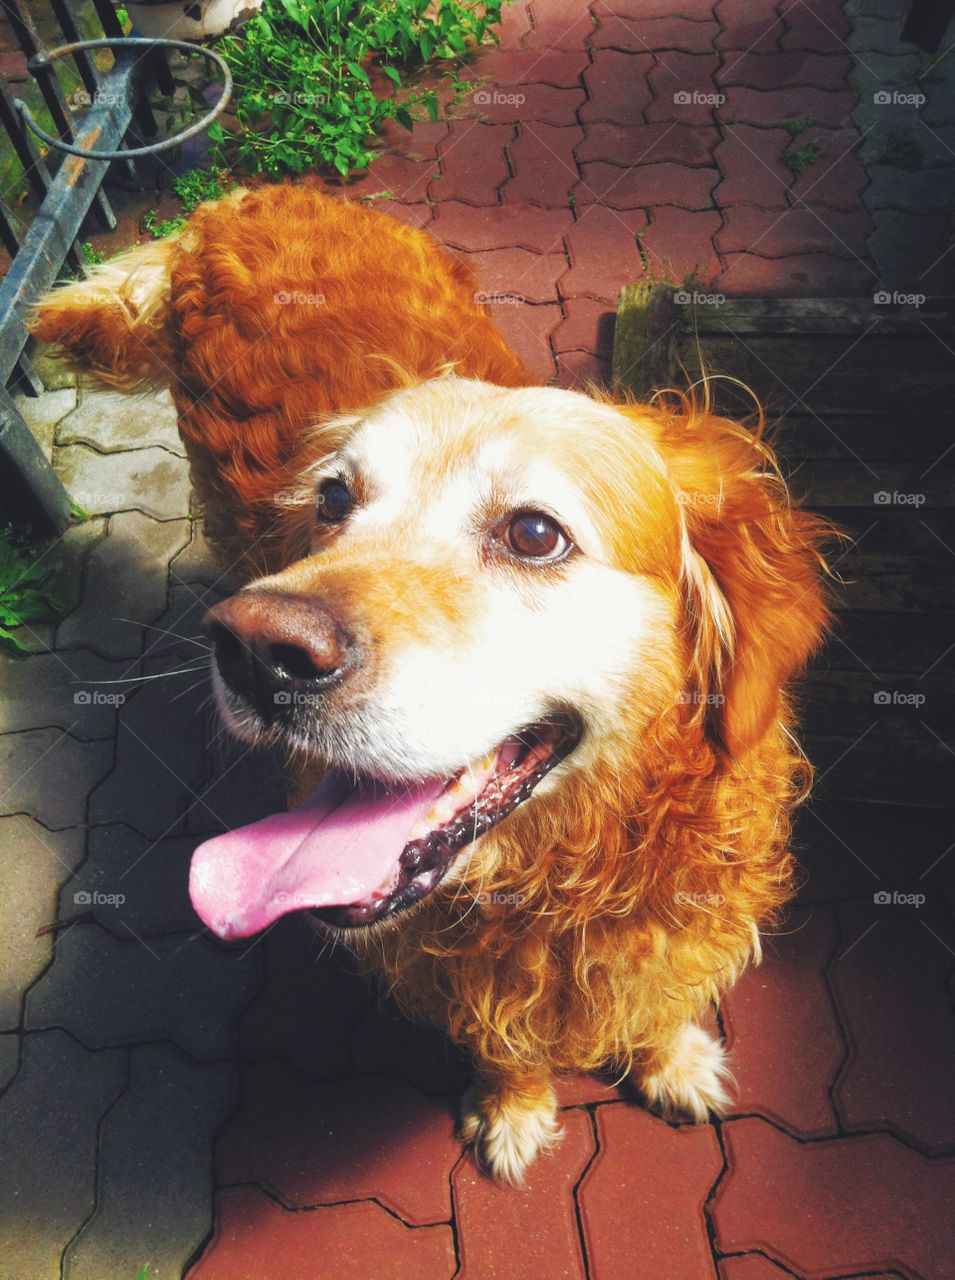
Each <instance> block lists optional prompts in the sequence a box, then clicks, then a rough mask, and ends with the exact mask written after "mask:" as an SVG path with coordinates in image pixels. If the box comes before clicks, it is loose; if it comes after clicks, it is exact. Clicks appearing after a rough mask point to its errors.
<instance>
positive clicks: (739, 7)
mask: <svg viewBox="0 0 955 1280" xmlns="http://www.w3.org/2000/svg"><path fill="white" fill-rule="evenodd" d="M795 2H796V3H797V4H798V3H800V0H795ZM780 7H782V8H785V7H786V4H785V0H784V2H783V3H782V5H781V6H780V5H779V0H719V4H718V5H717V6H716V16H717V17H718V18H719V20H720V22H721V23H722V24H723V30H722V31H721V33H720V36H719V39H718V40H717V41H716V47H717V49H720V50H722V51H724V52H726V53H728V54H731V53H732V51H736V50H738V51H739V52H741V53H770V52H772V51H774V50H776V49H778V48H779V47H780V41H781V39H782V36H783V32H784V31H785V26H784V25H783V23H782V21H781V20H780V17H779V8H780ZM734 61H736V59H735V58H734V57H732V56H730V57H728V58H727V59H726V63H727V65H731V64H732V63H733V62H734Z"/></svg>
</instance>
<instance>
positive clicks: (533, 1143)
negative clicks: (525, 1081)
mask: <svg viewBox="0 0 955 1280" xmlns="http://www.w3.org/2000/svg"><path fill="white" fill-rule="evenodd" d="M562 1136H563V1134H562V1132H561V1129H560V1126H559V1125H558V1123H557V1099H556V1097H555V1096H554V1091H553V1090H552V1089H551V1088H550V1086H549V1085H544V1086H543V1087H542V1088H541V1089H540V1090H538V1091H535V1092H534V1093H533V1094H532V1095H528V1094H517V1093H513V1092H511V1091H510V1090H507V1089H503V1090H501V1091H500V1092H498V1093H492V1092H483V1091H481V1090H479V1089H477V1088H476V1087H473V1086H472V1087H471V1088H470V1089H468V1091H467V1092H466V1093H465V1095H464V1099H463V1102H462V1120H461V1137H462V1138H463V1139H464V1141H465V1142H469V1143H470V1144H471V1145H472V1146H473V1147H474V1154H475V1158H476V1159H477V1161H478V1163H479V1164H480V1165H481V1166H482V1167H483V1168H485V1169H487V1170H488V1172H489V1173H491V1174H492V1175H493V1176H494V1177H495V1178H498V1179H500V1180H501V1181H502V1182H509V1183H510V1184H511V1185H512V1186H515V1187H521V1186H523V1185H524V1174H525V1172H526V1171H527V1169H528V1167H529V1166H530V1165H531V1164H532V1163H533V1162H534V1160H535V1159H536V1158H537V1156H538V1155H540V1153H541V1152H543V1151H547V1150H548V1149H549V1148H551V1147H553V1146H554V1145H555V1144H556V1143H557V1142H559V1141H560V1139H561V1137H562Z"/></svg>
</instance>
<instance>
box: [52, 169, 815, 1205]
mask: <svg viewBox="0 0 955 1280" xmlns="http://www.w3.org/2000/svg"><path fill="white" fill-rule="evenodd" d="M35 333H36V334H37V336H38V337H39V338H41V339H43V340H45V341H56V342H58V343H60V344H62V345H64V346H65V347H66V348H68V349H69V351H70V352H71V353H72V355H73V358H74V359H75V360H76V361H77V362H78V363H80V364H84V365H87V366H89V367H91V368H92V369H93V370H94V371H95V372H96V373H98V374H99V376H100V377H101V378H102V379H104V380H106V381H108V382H110V383H113V384H115V385H117V386H133V385H136V384H157V383H164V384H168V385H169V386H170V387H171V389H172V394H173V396H174V398H175V401H176V405H177V408H178V412H179V421H180V427H181V431H182V436H183V439H184V441H185V443H186V447H187V449H188V452H189V457H190V460H191V464H192V469H193V475H194V479H195V485H196V488H197V491H198V494H199V498H200V500H201V505H202V508H203V510H204V512H205V516H206V519H207V522H208V527H209V530H210V532H211V534H212V535H213V537H214V538H215V539H217V541H218V543H219V546H220V547H221V549H222V552H223V555H224V556H225V557H226V560H227V562H231V561H233V560H235V559H237V558H240V559H241V561H242V563H243V565H244V568H245V573H246V578H247V585H246V586H244V587H243V589H242V590H241V591H239V592H238V593H237V594H236V595H235V596H233V597H232V598H231V599H230V600H228V601H226V602H224V603H223V604H221V605H219V606H217V607H216V608H215V609H213V610H212V611H211V614H210V616H209V618H208V620H207V628H208V631H209V634H210V636H211V638H212V640H213V642H214V649H215V657H214V662H213V680H214V684H215V689H216V695H217V699H218V704H219V707H220V710H221V713H222V716H223V717H224V719H225V722H226V723H227V725H228V726H229V727H230V729H231V730H232V731H233V732H234V733H235V734H237V735H238V736H239V737H241V738H243V739H244V740H246V741H249V742H267V743H272V744H274V745H275V746H276V747H279V748H281V749H283V750H284V751H285V752H286V753H287V754H288V755H290V756H291V757H292V759H293V761H294V764H293V772H294V775H295V777H294V783H295V791H296V796H297V798H298V800H299V803H298V804H297V806H296V807H294V808H293V809H292V810H291V811H290V812H288V813H284V814H280V815H276V816H273V817H268V818H265V819H263V820H262V821H261V822H258V823H255V824H254V825H252V826H251V827H247V828H244V829H240V830H237V831H233V832H229V833H227V834H225V835H222V836H219V837H217V838H215V839H213V840H211V841H208V842H207V843H206V844H204V845H203V846H201V847H200V848H199V849H198V850H197V852H196V854H195V857H194V861H193V868H192V879H191V892H192V898H193V902H194V904H195V907H196V910H197V911H198V913H199V915H200V916H201V917H202V919H203V920H204V921H205V923H206V924H207V925H208V926H209V928H210V929H212V930H213V931H214V932H215V933H217V934H219V935H220V936H221V937H225V938H233V937H241V936H244V935H248V934H252V933H255V932H257V931H259V930H261V929H264V928H266V927H268V926H269V925H270V924H271V923H272V922H273V921H274V920H276V919H277V918H278V917H279V916H281V915H283V914H285V913H287V912H289V911H292V910H303V911H308V912H309V913H310V914H311V915H312V916H313V917H314V919H315V920H316V922H317V924H318V927H319V928H321V929H323V930H326V931H331V932H334V933H335V934H336V935H337V936H338V937H341V938H343V939H344V940H345V941H346V942H347V944H348V945H349V946H350V947H351V948H353V949H354V950H355V951H356V952H357V953H358V954H359V955H360V956H361V957H362V958H363V960H364V962H365V964H366V965H367V967H368V968H369V969H372V970H375V971H377V972H378V973H379V974H380V975H381V976H382V977H383V978H384V980H385V981H386V983H387V985H388V987H389V988H390V989H391V990H392V991H393V992H394V994H395V996H396V997H397V998H398V1000H399V1001H400V1002H401V1003H402V1005H403V1006H404V1007H405V1008H406V1009H407V1010H408V1011H409V1012H410V1013H411V1014H413V1015H416V1016H419V1017H422V1018H425V1019H428V1020H430V1021H433V1022H435V1023H437V1024H438V1025H440V1026H442V1027H444V1028H446V1029H447V1031H448V1032H449V1034H450V1035H451V1037H452V1038H453V1039H454V1040H455V1041H456V1042H457V1043H459V1044H462V1045H464V1046H466V1047H467V1048H468V1049H469V1050H470V1051H471V1053H472V1054H473V1057H474V1060H475V1065H476V1069H477V1078H476V1084H475V1087H474V1089H473V1090H472V1092H471V1094H470V1096H469V1098H468V1100H467V1102H466V1105H465V1114H464V1134H465V1136H466V1137H467V1138H468V1139H470V1140H471V1141H472V1142H474V1143H475V1145H476V1147H477V1149H478V1152H479V1155H480V1157H481V1158H482V1160H483V1161H484V1162H485V1163H486V1164H487V1165H488V1166H489V1167H490V1168H491V1169H492V1170H493V1172H494V1173H495V1174H497V1175H498V1176H499V1177H502V1178H505V1179H509V1180H512V1181H520V1179H521V1178H522V1175H523V1172H524V1170H525V1169H526V1167H527V1165H528V1164H529V1163H530V1161H532V1160H533V1159H534V1157H535V1155H536V1154H537V1153H538V1152H539V1151H540V1150H541V1149H542V1148H545V1147H547V1146H548V1145H549V1144H550V1143H552V1142H553V1141H554V1139H555V1137H556V1135H557V1133H558V1128H557V1116H556V1104H555V1098H554V1093H553V1089H552V1083H551V1081H552V1076H553V1075H554V1073H556V1072H562V1071H590V1070H594V1069H597V1068H602V1067H606V1066H608V1065H609V1066H612V1067H613V1068H614V1069H615V1070H618V1071H620V1072H621V1073H624V1072H629V1073H630V1074H631V1076H632V1078H633V1080H634V1081H635V1083H636V1084H637V1085H638V1087H639V1088H640V1089H641V1090H642V1091H643V1093H644V1095H645V1096H646V1097H647V1098H648V1099H649V1100H650V1101H651V1102H652V1103H653V1104H655V1105H658V1106H660V1107H661V1108H663V1109H665V1110H668V1111H673V1112H679V1113H685V1114H688V1115H690V1116H691V1117H693V1118H695V1119H698V1120H703V1119H705V1117H706V1116H707V1114H708V1112H709V1111H710V1110H716V1111H718V1110H719V1109H720V1107H721V1106H723V1104H724V1102H725V1099H726V1093H725V1078H726V1076H727V1068H726V1064H725V1061H724V1054H723V1049H722V1047H721V1045H720V1044H719V1043H718V1042H717V1041H716V1040H715V1039H714V1038H713V1037H712V1036H711V1035H710V1034H709V1033H708V1032H706V1031H704V1030H702V1029H701V1027H700V1025H699V1022H700V1020H701V1018H703V1017H704V1015H705V1014H706V1012H707V1009H708V1008H709V1007H710V1006H711V1005H712V1003H713V1002H714V1001H715V1000H716V999H717V998H718V996H719V993H720V991H721V990H723V989H725V988H726V987H727V986H728V985H729V984H731V983H732V982H733V981H734V980H735V979H736V977H737V976H738V975H739V974H740V972H741V971H742V970H743V968H744V966H745V965H746V964H747V962H748V961H749V960H750V959H753V958H756V959H758V958H759V952H760V929H761V928H762V927H764V926H765V924H766V923H767V922H769V921H771V920H772V918H773V916H774V913H775V912H777V910H778V908H779V907H780V905H781V904H782V903H783V902H784V901H785V900H786V897H787V895H788V894H789V892H790V880H791V857H790V853H789V850H788V841H789V829H790V826H789V815H790V811H791V808H792V806H793V804H794V803H795V802H796V801H797V799H798V798H799V797H800V795H801V793H802V791H803V789H804V785H805V776H806V768H805V762H804V760H803V757H802V756H801V753H800V752H799V749H798V747H797V746H796V745H795V742H794V738H793V732H792V729H793V713H792V707H791V702H790V696H789V693H788V691H787V689H788V685H789V682H790V680H791V678H792V677H793V676H794V674H795V673H796V672H798V670H799V669H800V668H801V667H802V666H803V665H804V663H805V661H806V659H807V657H808V655H809V654H810V653H811V652H812V651H813V650H814V649H815V648H816V646H817V645H818V643H819V641H820V637H821V635H822V632H823V629H824V626H825V623H826V607H825V603H824V600H823V593H822V591H821V586H820V583H821V577H822V568H823V565H822V560H821V555H820V545H821V541H822V539H823V538H824V537H825V535H826V528H825V526H824V525H823V524H822V522H820V521H818V520H817V519H815V518H814V517H812V516H811V515H809V514H807V513H806V512H804V511H802V510H800V509H798V508H797V507H795V506H794V505H793V504H792V503H791V501H790V499H789V496H788V494H787V491H786V488H785V486H784V484H783V482H782V481H781V479H780V478H779V474H778V471H777V469H776V466H775V463H774V459H773V457H772V454H771V452H770V451H769V449H768V448H767V446H766V444H765V443H764V442H763V441H762V440H761V438H760V436H759V433H756V434H752V433H750V432H748V431H746V430H744V429H743V428H742V427H741V426H738V425H735V424H734V423H732V422H729V421H726V420H723V419H720V418H717V417H714V416H711V415H710V414H708V413H707V412H704V411H698V410H696V409H694V407H693V406H692V405H690V404H688V403H685V402H683V401H677V400H671V401H669V402H663V401H660V402H657V403H655V404H654V405H652V406H650V405H634V404H625V405H615V404H611V403H608V402H605V401H602V400H600V399H599V398H591V397H587V396H584V395H580V394H577V393H574V392H570V391H561V390H556V389H553V388H547V387H540V386H533V385H530V379H529V378H528V377H527V375H526V373H525V372H524V370H523V369H522V367H521V365H520V363H519V361H518V360H517V359H516V358H515V357H514V355H513V354H512V353H511V352H510V350H509V349H508V347H507V346H506V344H505V343H504V341H503V339H502V338H501V336H500V335H499V334H498V333H497V331H496V330H495V329H494V327H493V325H492V324H491V322H490V320H489V319H488V318H487V316H486V315H485V313H484V312H483V311H482V309H481V307H480V306H478V305H477V304H476V302H475V285H474V282H473V280H472V277H471V274H470V271H469V270H468V269H467V268H466V267H465V266H463V265H462V264H461V263H459V262H457V261H455V260H453V259H451V258H449V257H448V256H446V255H445V254H444V253H443V252H442V251H441V250H440V249H439V248H438V246H437V245H436V244H435V243H434V242H433V241H432V240H431V239H430V238H429V237H428V236H427V235H425V234H424V233H422V232H420V231H417V230H412V229H409V228H408V227H405V226H403V225H401V224H399V223H398V222H396V221H394V220H392V219H390V218H388V217H386V216H384V215H382V214H379V213H376V212H372V211H370V210H368V209H363V208H360V207H355V206H352V205H349V204H346V203H340V202H336V201H332V200H329V199H326V198H324V197H322V196H320V195H318V194H316V193H313V192H311V191H309V190H306V189H303V188H296V187H290V186H286V187H275V188H262V189H259V190H256V191H253V192H244V191H240V192H237V193H234V194H233V195H231V196H230V197H229V198H228V199H226V200H224V201H222V202H221V203H219V204H214V205H206V206H203V207H202V208H200V209H199V210H198V211H197V212H196V213H195V215H194V216H193V217H192V219H191V220H190V222H189V223H188V225H187V227H186V228H185V230H184V231H183V232H181V233H180V234H179V235H178V236H177V237H175V238H173V239H171V240H168V241H165V242H163V243H157V244H150V245H147V246H145V247H143V248H139V249H135V250H133V251H132V252H130V253H128V254H126V255H124V256H123V257H121V258H119V259H116V260H114V261H113V262H110V263H108V264H106V265H105V266H104V267H102V268H100V269H98V270H97V271H96V272H95V273H94V274H93V275H92V277H91V279H89V280H87V281H80V282H78V283H75V284H71V285H68V286H66V287H64V288H62V289H59V290H57V291H55V292H54V293H53V294H52V295H51V296H50V297H49V299H48V300H46V301H45V302H44V304H43V305H42V306H41V307H40V309H39V313H38V317H37V320H36V325H35ZM316 783H317V785H315V784H316Z"/></svg>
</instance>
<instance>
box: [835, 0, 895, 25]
mask: <svg viewBox="0 0 955 1280" xmlns="http://www.w3.org/2000/svg"><path fill="white" fill-rule="evenodd" d="M843 9H844V11H845V13H847V14H848V15H849V17H850V18H858V17H868V18H886V19H889V20H891V21H894V22H898V20H899V0H846V4H845V5H844V6H843Z"/></svg>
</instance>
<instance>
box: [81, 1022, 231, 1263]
mask: <svg viewBox="0 0 955 1280" xmlns="http://www.w3.org/2000/svg"><path fill="white" fill-rule="evenodd" d="M130 1066H131V1080H130V1085H129V1089H128V1090H127V1091H126V1093H125V1094H124V1095H123V1097H122V1098H121V1099H120V1100H119V1102H118V1103H117V1104H116V1106H115V1107H113V1109H112V1111H110V1113H109V1115H108V1116H107V1117H106V1119H105V1121H104V1123H103V1128H102V1132H101V1134H100V1159H99V1177H98V1180H97V1195H96V1211H95V1213H94V1214H93V1216H92V1217H91V1218H90V1220H89V1222H87V1223H86V1225H85V1226H84V1227H83V1230H82V1231H81V1232H80V1234H79V1235H78V1236H77V1238H76V1240H75V1241H74V1242H73V1243H72V1244H71V1245H70V1247H69V1249H68V1250H67V1253H66V1256H65V1259H64V1268H63V1275H64V1278H65V1280H111V1278H112V1277H116V1278H117V1280H134V1277H136V1276H138V1275H139V1274H140V1269H141V1268H142V1267H144V1266H147V1264H148V1270H147V1271H146V1272H145V1274H146V1275H147V1276H148V1277H149V1280H179V1278H180V1277H181V1275H182V1272H183V1268H184V1267H185V1264H186V1263H187V1262H188V1260H189V1258H190V1256H191V1254H192V1253H193V1252H194V1251H195V1249H196V1248H197V1247H198V1246H199V1245H200V1244H201V1243H202V1240H203V1238H204V1237H205V1236H206V1235H207V1234H208V1232H209V1230H210V1229H211V1227H212V1220H213V1196H212V1193H213V1179H212V1141H213V1139H214V1137H215V1134H216V1130H217V1129H218V1127H219V1126H220V1124H221V1123H222V1121H223V1120H224V1119H225V1117H226V1115H227V1114H228V1112H229V1110H230V1108H231V1107H232V1105H233V1103H234V1100H235V1097H236V1095H237V1092H238V1081H237V1078H236V1077H237V1072H236V1068H235V1067H234V1066H232V1065H231V1064H221V1063H217V1064H215V1065H212V1066H209V1065H199V1064H198V1063H194V1062H190V1061H188V1059H186V1058H184V1057H183V1056H182V1054H180V1053H178V1052H177V1051H176V1050H175V1049H172V1048H170V1047H169V1046H166V1045H144V1046H143V1047H141V1048H138V1049H134V1050H133V1052H132V1057H131V1064H130Z"/></svg>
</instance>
